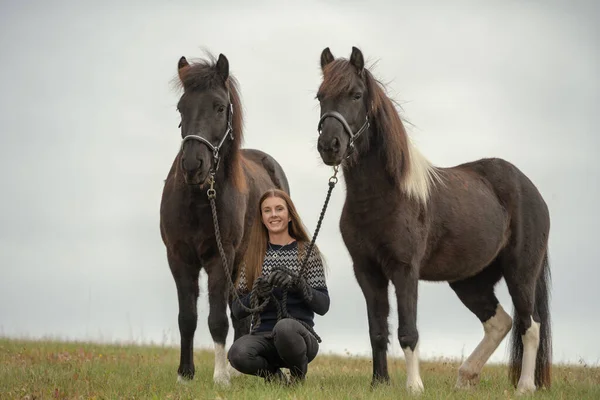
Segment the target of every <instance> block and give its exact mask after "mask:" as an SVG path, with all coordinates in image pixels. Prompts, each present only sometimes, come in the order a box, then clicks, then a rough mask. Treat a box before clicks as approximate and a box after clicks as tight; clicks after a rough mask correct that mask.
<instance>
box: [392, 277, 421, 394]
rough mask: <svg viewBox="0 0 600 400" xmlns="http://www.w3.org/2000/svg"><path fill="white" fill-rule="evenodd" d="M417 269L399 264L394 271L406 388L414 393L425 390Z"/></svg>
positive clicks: (399, 338)
mask: <svg viewBox="0 0 600 400" xmlns="http://www.w3.org/2000/svg"><path fill="white" fill-rule="evenodd" d="M415 271H416V269H414V268H412V267H411V266H409V265H399V266H398V267H397V268H395V270H393V271H392V283H393V284H394V286H395V288H396V300H397V304H398V341H399V342H400V347H401V348H402V351H403V352H404V358H405V360H406V388H407V389H408V391H409V392H411V393H413V394H420V393H422V392H423V390H424V388H423V381H422V380H421V375H420V372H419V331H418V330H417V297H418V287H419V278H418V276H417V274H416V272H415Z"/></svg>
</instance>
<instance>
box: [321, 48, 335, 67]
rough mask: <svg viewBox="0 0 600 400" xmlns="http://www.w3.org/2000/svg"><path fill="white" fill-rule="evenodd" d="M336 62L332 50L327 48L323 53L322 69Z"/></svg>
mask: <svg viewBox="0 0 600 400" xmlns="http://www.w3.org/2000/svg"><path fill="white" fill-rule="evenodd" d="M333 60H334V57H333V54H331V50H329V47H325V49H323V51H322V52H321V69H324V68H325V66H326V65H327V64H329V63H330V62H332V61H333Z"/></svg>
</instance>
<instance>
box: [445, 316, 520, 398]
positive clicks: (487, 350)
mask: <svg viewBox="0 0 600 400" xmlns="http://www.w3.org/2000/svg"><path fill="white" fill-rule="evenodd" d="M511 328H512V318H511V317H510V315H508V314H507V313H506V311H504V309H503V308H502V306H501V305H500V304H498V307H496V314H494V316H493V317H492V318H490V319H488V320H487V321H485V322H484V323H483V332H484V336H483V339H481V342H479V344H478V345H477V347H476V348H475V350H473V353H471V355H470V356H469V358H467V359H466V360H465V362H464V363H463V364H462V365H461V366H460V368H459V369H458V379H457V380H456V387H457V388H459V389H468V388H471V387H473V386H475V385H477V383H479V374H480V373H481V370H482V369H483V366H484V365H485V363H486V362H487V360H489V359H490V357H491V356H492V354H493V353H494V351H496V349H497V348H498V346H499V345H500V342H502V340H503V339H504V337H506V335H507V334H508V332H510V329H511Z"/></svg>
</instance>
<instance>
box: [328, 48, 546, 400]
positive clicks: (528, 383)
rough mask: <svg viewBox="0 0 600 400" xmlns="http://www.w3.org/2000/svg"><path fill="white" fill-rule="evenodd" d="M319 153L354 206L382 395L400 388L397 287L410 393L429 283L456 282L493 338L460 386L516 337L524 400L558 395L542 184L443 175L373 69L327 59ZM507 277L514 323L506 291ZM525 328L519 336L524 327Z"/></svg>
mask: <svg viewBox="0 0 600 400" xmlns="http://www.w3.org/2000/svg"><path fill="white" fill-rule="evenodd" d="M321 69H322V72H323V81H322V83H321V85H320V87H319V90H318V94H317V98H318V100H319V102H320V106H321V119H320V121H319V132H320V136H319V140H318V145H317V148H318V151H319V153H320V155H321V158H322V159H323V162H324V163H325V164H327V165H338V164H342V166H343V173H344V179H345V182H346V186H347V196H346V201H345V204H344V208H343V211H342V216H341V220H340V229H341V233H342V237H343V239H344V242H345V244H346V246H347V248H348V251H349V253H350V256H351V257H352V261H353V264H354V273H355V276H356V279H357V281H358V283H359V285H360V288H361V289H362V292H363V294H364V296H365V300H366V304H367V310H368V321H369V335H370V338H371V347H372V351H373V382H372V383H373V384H375V383H377V382H381V381H383V382H387V381H389V375H388V369H387V361H386V353H387V345H388V322H387V317H388V313H389V304H388V285H389V282H390V281H391V282H392V284H393V285H394V286H395V288H396V297H397V302H398V340H399V342H400V346H401V347H402V349H403V351H404V355H405V359H406V364H407V365H406V367H407V377H406V379H407V382H406V384H407V388H408V390H409V391H411V392H417V393H418V392H422V391H423V383H422V380H421V377H420V373H419V353H418V347H419V333H418V330H417V325H416V320H417V289H418V283H419V280H425V281H447V282H449V284H450V287H451V288H452V289H453V290H454V291H455V292H456V294H457V296H458V298H459V299H460V300H461V301H462V303H463V304H464V305H465V306H466V307H467V308H468V309H469V310H471V312H473V313H474V314H475V315H476V316H477V318H479V320H480V321H481V322H482V324H483V329H484V337H483V339H482V341H481V343H480V344H479V345H478V346H477V348H475V350H474V351H473V353H472V354H471V355H470V356H469V357H468V358H467V360H466V361H465V362H464V363H463V364H462V365H461V367H460V368H459V371H458V379H457V383H456V386H457V387H460V388H465V387H471V386H473V385H475V384H477V382H478V380H479V375H480V373H481V370H482V368H483V365H484V364H485V363H486V362H487V360H488V359H489V357H490V356H491V355H492V353H493V352H494V350H496V348H497V347H498V345H499V344H500V342H501V341H502V340H503V339H504V337H505V336H506V335H507V334H508V332H509V331H510V330H511V327H512V328H513V334H512V346H511V360H510V367H509V375H510V377H511V380H512V382H513V384H515V385H516V387H517V393H518V394H523V393H527V392H533V391H535V389H536V385H537V386H538V387H540V386H546V387H548V386H549V385H550V368H551V335H550V313H549V304H548V298H549V280H550V269H549V266H548V234H549V230H550V217H549V213H548V208H547V206H546V203H545V202H544V200H543V199H542V196H541V195H540V193H539V192H538V190H537V189H536V187H535V186H534V184H533V183H532V182H531V181H530V180H529V179H528V178H527V177H526V176H525V175H524V174H523V173H522V172H521V171H520V170H519V169H518V168H517V167H515V166H514V165H513V164H511V163H509V162H507V161H505V160H502V159H498V158H491V159H481V160H478V161H473V162H469V163H465V164H461V165H457V166H455V167H452V168H438V167H434V166H433V165H432V164H431V163H430V162H429V161H427V159H426V158H425V157H423V155H422V154H421V153H419V151H418V150H417V148H416V147H415V146H413V145H412V143H411V141H410V139H409V138H408V136H407V134H406V131H405V129H404V126H403V124H402V121H401V119H400V116H399V114H398V112H397V110H396V108H395V106H394V103H393V102H392V101H391V100H390V98H388V96H387V95H386V94H385V92H384V88H383V86H382V85H381V84H380V83H379V82H378V81H377V80H376V79H375V78H374V77H373V75H372V74H371V72H370V71H369V70H368V69H367V68H365V65H364V58H363V54H362V52H361V51H360V50H359V49H357V48H355V47H353V48H352V53H351V56H350V58H349V59H334V57H333V55H332V53H331V51H330V50H329V48H326V49H324V50H323V52H322V53H321ZM502 278H504V279H505V281H506V285H507V287H508V290H509V293H510V296H511V298H512V301H513V306H514V316H513V318H511V317H510V316H509V315H508V314H507V313H506V312H505V311H504V310H503V308H502V306H501V305H500V304H499V302H498V299H497V298H496V296H495V294H494V286H495V285H496V283H498V282H499V281H500V279H502ZM513 319H514V327H513Z"/></svg>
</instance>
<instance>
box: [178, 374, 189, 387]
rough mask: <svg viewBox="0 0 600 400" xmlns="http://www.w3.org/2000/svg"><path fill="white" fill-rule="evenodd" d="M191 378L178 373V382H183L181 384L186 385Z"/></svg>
mask: <svg viewBox="0 0 600 400" xmlns="http://www.w3.org/2000/svg"><path fill="white" fill-rule="evenodd" d="M189 381H190V380H189V379H186V378H184V377H183V376H181V375H179V374H177V383H179V384H181V385H185V384H186V383H188V382H189Z"/></svg>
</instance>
